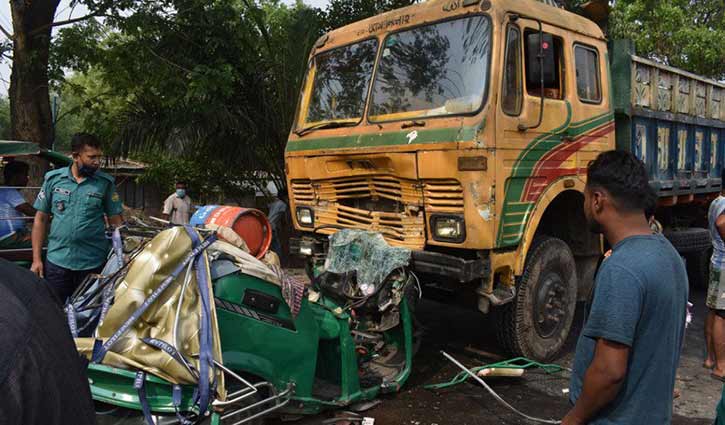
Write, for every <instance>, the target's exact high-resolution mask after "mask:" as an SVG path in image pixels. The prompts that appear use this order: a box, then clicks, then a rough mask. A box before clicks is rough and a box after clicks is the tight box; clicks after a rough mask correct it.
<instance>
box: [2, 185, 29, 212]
mask: <svg viewBox="0 0 725 425" xmlns="http://www.w3.org/2000/svg"><path fill="white" fill-rule="evenodd" d="M6 197H7V198H6V200H7V201H8V202H9V203H10V205H12V207H13V208H14V209H15V211H17V212H19V213H20V214H23V215H26V216H28V217H33V216H34V215H35V211H36V210H35V208H33V206H32V205H30V204H29V203H28V201H26V200H25V198H24V197H23V195H21V194H20V192H18V191H17V190H15V189H8V192H7V193H6Z"/></svg>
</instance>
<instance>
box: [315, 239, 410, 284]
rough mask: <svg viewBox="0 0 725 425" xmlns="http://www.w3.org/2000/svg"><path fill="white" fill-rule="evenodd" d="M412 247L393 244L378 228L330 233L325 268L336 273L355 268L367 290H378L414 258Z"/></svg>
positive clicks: (359, 279) (360, 282)
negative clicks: (388, 278) (384, 237)
mask: <svg viewBox="0 0 725 425" xmlns="http://www.w3.org/2000/svg"><path fill="white" fill-rule="evenodd" d="M410 255H411V252H410V249H407V248H398V247H392V246H390V245H388V243H387V242H385V239H383V236H382V235H381V234H380V233H377V232H370V231H366V230H357V229H343V230H340V231H339V232H337V233H335V234H333V235H330V250H329V252H328V254H327V260H326V261H325V270H326V271H329V272H332V273H338V274H342V273H347V272H351V271H355V272H356V274H357V283H358V285H359V288H360V290H361V291H362V292H363V294H366V293H367V292H368V291H369V292H371V293H372V292H374V288H375V287H377V286H379V285H380V283H382V282H383V281H384V280H385V278H386V277H387V276H388V275H389V274H390V273H391V272H392V271H393V270H395V269H398V268H401V267H405V266H407V265H408V263H409V262H410Z"/></svg>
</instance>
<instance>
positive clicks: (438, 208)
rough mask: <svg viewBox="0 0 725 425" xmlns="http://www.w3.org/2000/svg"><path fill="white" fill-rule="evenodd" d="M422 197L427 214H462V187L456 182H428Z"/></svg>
mask: <svg viewBox="0 0 725 425" xmlns="http://www.w3.org/2000/svg"><path fill="white" fill-rule="evenodd" d="M423 195H424V198H425V210H426V212H428V213H448V214H451V213H453V214H463V187H462V186H461V184H460V183H459V182H458V181H457V180H429V181H426V182H425V185H424V190H423Z"/></svg>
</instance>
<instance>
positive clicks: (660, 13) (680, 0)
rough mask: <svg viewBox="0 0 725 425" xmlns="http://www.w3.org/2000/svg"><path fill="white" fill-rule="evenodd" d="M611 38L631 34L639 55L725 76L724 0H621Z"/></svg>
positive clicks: (614, 11) (616, 5)
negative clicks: (724, 41)
mask: <svg viewBox="0 0 725 425" xmlns="http://www.w3.org/2000/svg"><path fill="white" fill-rule="evenodd" d="M609 36H610V38H631V39H633V40H634V42H635V46H636V50H637V53H638V54H639V55H643V56H647V57H650V58H652V59H655V60H658V61H660V62H663V63H665V64H668V65H671V66H675V67H678V68H683V69H685V70H688V71H691V72H694V73H697V74H702V75H705V76H709V77H712V78H716V79H725V43H723V40H725V4H724V3H723V0H617V1H616V2H615V3H614V6H613V9H612V14H611V15H610V23H609Z"/></svg>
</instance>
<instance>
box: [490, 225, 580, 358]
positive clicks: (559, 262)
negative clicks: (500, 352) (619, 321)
mask: <svg viewBox="0 0 725 425" xmlns="http://www.w3.org/2000/svg"><path fill="white" fill-rule="evenodd" d="M576 292H577V279H576V265H575V263H574V256H573V255H572V253H571V250H570V249H569V247H568V246H567V245H566V243H564V241H562V240H561V239H557V238H552V237H548V236H544V237H538V238H536V239H535V240H534V243H533V245H532V247H531V249H530V250H529V253H528V258H527V259H526V267H525V268H524V274H523V276H521V280H520V281H519V282H518V287H517V293H516V297H515V298H514V300H513V301H512V302H510V303H509V304H506V305H504V306H502V307H499V308H498V309H497V310H498V311H497V314H498V324H497V329H496V330H497V335H498V339H499V343H500V344H501V345H502V346H503V348H504V349H506V350H507V351H508V352H509V354H511V355H514V356H524V357H528V358H530V359H533V360H536V361H542V362H543V361H548V360H551V359H552V358H553V357H554V356H556V355H557V354H558V353H559V351H560V350H561V349H562V347H563V346H564V343H565V342H566V340H567V337H568V336H569V330H570V328H571V322H572V320H573V319H574V311H575V309H576Z"/></svg>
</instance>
